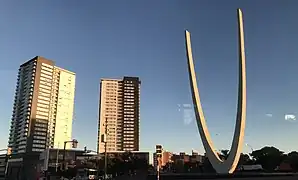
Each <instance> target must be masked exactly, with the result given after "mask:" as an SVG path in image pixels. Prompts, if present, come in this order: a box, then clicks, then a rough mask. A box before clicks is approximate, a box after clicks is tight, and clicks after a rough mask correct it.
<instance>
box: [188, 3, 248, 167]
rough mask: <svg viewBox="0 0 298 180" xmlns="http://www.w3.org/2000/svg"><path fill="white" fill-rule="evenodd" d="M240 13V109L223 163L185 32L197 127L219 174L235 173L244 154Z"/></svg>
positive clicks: (243, 75) (243, 66)
mask: <svg viewBox="0 0 298 180" xmlns="http://www.w3.org/2000/svg"><path fill="white" fill-rule="evenodd" d="M237 12H238V31H239V85H238V106H237V107H238V108H237V117H236V125H235V132H234V137H233V142H232V147H231V149H230V152H229V156H228V158H227V160H225V161H223V160H221V159H220V158H219V156H218V154H217V152H216V151H215V149H214V146H213V143H212V140H211V137H210V134H209V131H208V128H207V125H206V121H205V117H204V113H203V109H202V105H201V100H200V95H199V89H198V85H197V80H196V73H195V68H194V62H193V56H192V50H191V41H190V33H189V32H188V31H185V39H186V52H187V58H188V70H189V77H190V86H191V92H192V99H193V104H194V110H195V115H196V119H197V125H198V129H199V132H200V136H201V139H202V142H203V145H204V148H205V151H206V155H207V157H208V159H209V161H210V163H211V164H212V166H213V168H214V169H215V170H216V172H217V173H233V172H234V170H235V169H236V167H237V164H238V161H239V158H240V154H241V152H242V146H243V139H244V129H245V118H246V70H245V52H244V33H243V20H242V11H241V10H240V9H238V10H237Z"/></svg>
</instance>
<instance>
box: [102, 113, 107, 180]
mask: <svg viewBox="0 0 298 180" xmlns="http://www.w3.org/2000/svg"><path fill="white" fill-rule="evenodd" d="M107 135H108V118H106V121H105V133H104V134H102V136H101V142H103V143H104V145H105V166H104V179H106V178H107V166H108V161H107V160H108V156H107Z"/></svg>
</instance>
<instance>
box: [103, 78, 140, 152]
mask: <svg viewBox="0 0 298 180" xmlns="http://www.w3.org/2000/svg"><path fill="white" fill-rule="evenodd" d="M140 84H141V82H140V80H139V78H138V77H124V78H123V79H102V80H101V83H100V102H99V123H98V125H99V127H98V147H97V151H98V152H99V153H102V152H104V151H105V143H104V142H103V139H106V143H107V147H106V150H107V152H114V151H138V150H139V120H140ZM104 134H106V138H103V136H104Z"/></svg>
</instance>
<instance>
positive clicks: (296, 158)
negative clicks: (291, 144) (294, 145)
mask: <svg viewBox="0 0 298 180" xmlns="http://www.w3.org/2000/svg"><path fill="white" fill-rule="evenodd" d="M287 162H288V163H289V164H290V165H291V168H292V169H293V171H295V172H297V171H298V152H296V151H292V152H290V153H289V154H288V156H287Z"/></svg>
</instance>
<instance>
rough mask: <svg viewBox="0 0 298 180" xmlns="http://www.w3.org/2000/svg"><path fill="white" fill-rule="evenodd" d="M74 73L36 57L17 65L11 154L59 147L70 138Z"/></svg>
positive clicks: (10, 140) (11, 130)
mask: <svg viewBox="0 0 298 180" xmlns="http://www.w3.org/2000/svg"><path fill="white" fill-rule="evenodd" d="M74 95H75V73H73V72H70V71H67V70H64V69H62V68H59V67H56V66H55V64H54V62H53V61H51V60H48V59H45V58H43V57H40V56H36V57H34V58H33V59H31V60H29V61H27V62H26V63H24V64H22V65H21V66H20V68H19V72H18V79H17V85H16V92H15V98H14V104H13V113H12V119H11V126H10V133H9V141H8V147H9V148H11V149H12V154H22V153H29V152H43V151H44V150H45V149H46V148H59V147H60V148H61V147H63V143H64V141H68V140H71V134H72V120H73V108H74Z"/></svg>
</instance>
